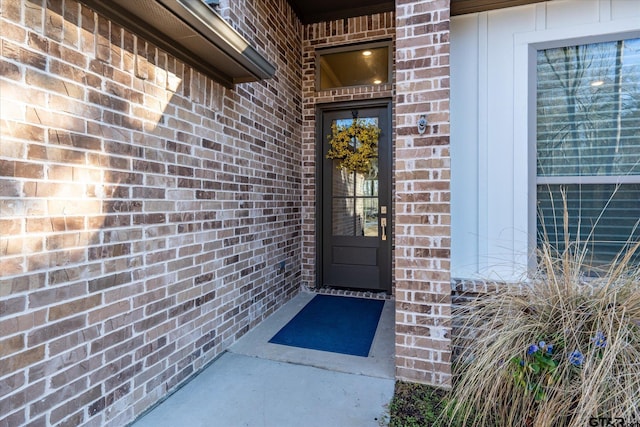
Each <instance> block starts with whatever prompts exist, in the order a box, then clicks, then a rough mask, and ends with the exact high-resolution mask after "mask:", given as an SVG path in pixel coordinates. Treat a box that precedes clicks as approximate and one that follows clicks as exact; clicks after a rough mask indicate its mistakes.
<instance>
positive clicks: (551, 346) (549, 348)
mask: <svg viewBox="0 0 640 427" xmlns="http://www.w3.org/2000/svg"><path fill="white" fill-rule="evenodd" d="M551 353H553V344H547V354H551Z"/></svg>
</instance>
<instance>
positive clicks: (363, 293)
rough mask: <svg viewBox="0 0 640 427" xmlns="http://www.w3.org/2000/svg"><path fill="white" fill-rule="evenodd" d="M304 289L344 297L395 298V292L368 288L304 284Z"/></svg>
mask: <svg viewBox="0 0 640 427" xmlns="http://www.w3.org/2000/svg"><path fill="white" fill-rule="evenodd" d="M302 289H303V290H304V291H306V292H311V293H314V294H321V295H338V296H344V297H356V298H368V299H380V300H393V299H394V297H393V294H392V293H390V292H386V291H374V290H366V289H348V288H338V287H332V286H322V287H319V288H311V287H308V286H302Z"/></svg>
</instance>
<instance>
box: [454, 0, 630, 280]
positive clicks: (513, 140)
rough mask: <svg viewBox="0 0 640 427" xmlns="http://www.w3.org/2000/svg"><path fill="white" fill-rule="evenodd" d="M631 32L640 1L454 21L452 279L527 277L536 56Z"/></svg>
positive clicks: (580, 1)
mask: <svg viewBox="0 0 640 427" xmlns="http://www.w3.org/2000/svg"><path fill="white" fill-rule="evenodd" d="M634 30H640V0H555V1H550V2H546V3H538V4H533V5H529V6H521V7H516V8H510V9H501V10H496V11H491V12H483V13H476V14H469V15H463V16H456V17H453V18H451V174H452V177H451V188H452V194H451V199H452V200H451V209H452V218H451V220H452V242H451V244H452V253H451V269H452V272H451V274H452V277H457V278H481V279H492V280H506V281H510V280H517V279H519V278H521V277H522V275H523V274H524V273H525V271H526V266H527V262H528V258H529V257H528V254H529V253H531V249H530V248H531V245H532V244H534V243H535V215H534V214H535V212H534V209H535V206H534V203H535V199H534V197H535V195H531V194H530V193H531V192H530V189H531V188H532V187H531V185H532V179H531V178H532V177H531V176H530V175H531V174H530V172H529V171H530V170H532V168H534V167H535V145H534V142H533V139H534V138H535V134H532V130H533V129H532V123H535V122H534V121H532V119H533V118H532V116H531V110H532V109H531V108H529V106H530V103H531V102H533V101H534V100H533V98H532V96H533V91H532V88H534V87H535V85H534V84H533V83H534V82H533V79H535V68H534V69H533V70H531V69H530V64H529V61H530V58H531V54H532V53H533V52H535V48H536V47H540V46H548V45H551V44H553V43H554V42H562V41H563V40H567V39H575V42H576V43H579V42H580V41H583V42H587V41H589V40H590V39H589V37H592V36H595V37H597V36H600V35H603V34H611V33H616V32H627V34H628V32H629V31H634ZM531 76H532V77H531ZM530 94H531V96H530ZM533 188H535V187H533Z"/></svg>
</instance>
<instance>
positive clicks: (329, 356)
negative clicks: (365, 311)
mask: <svg viewBox="0 0 640 427" xmlns="http://www.w3.org/2000/svg"><path fill="white" fill-rule="evenodd" d="M312 297H313V294H310V293H301V294H300V295H298V296H297V297H295V298H294V299H293V300H292V301H290V302H289V303H287V304H286V305H285V306H284V307H282V308H281V309H280V310H278V311H277V312H276V313H274V314H273V315H272V316H271V317H269V318H268V319H267V320H265V321H264V322H263V323H262V324H260V325H259V326H258V327H256V328H255V329H254V330H252V331H251V332H249V333H248V334H246V335H245V336H244V337H243V338H242V339H241V340H239V341H238V342H237V343H236V344H235V345H234V346H232V348H231V349H230V350H229V351H228V352H227V353H225V354H223V355H222V357H220V358H219V359H218V360H216V361H215V362H214V363H213V364H211V365H210V366H209V367H208V368H206V369H205V370H203V371H202V372H201V373H200V374H199V375H198V376H197V377H195V378H194V379H193V380H192V381H190V382H189V383H188V384H186V385H185V386H184V387H183V388H181V389H180V390H178V391H177V392H176V393H174V394H173V395H172V396H170V397H169V398H168V399H167V400H165V401H164V402H162V403H161V404H160V405H158V406H157V407H156V408H154V409H153V410H152V411H150V412H149V413H147V414H146V415H145V416H144V417H142V418H141V419H139V420H138V421H137V422H136V423H134V424H133V426H134V427H163V426H167V427H169V426H171V427H174V426H188V427H199V426H203V427H205V426H206V427H217V426H221V427H235V426H249V427H300V426H305V427H307V426H308V427H314V426H317V427H350V426H353V427H368V426H371V427H377V426H380V425H384V423H383V420H384V417H385V414H386V405H387V404H388V403H389V401H390V400H391V397H392V396H393V387H394V379H393V377H394V361H393V345H394V335H393V320H394V319H393V302H392V301H387V302H386V303H385V306H384V309H383V311H382V316H381V319H380V323H379V325H378V330H377V331H376V336H375V338H374V342H373V345H372V348H371V352H370V354H369V357H366V358H364V357H358V356H349V355H341V354H336V353H328V352H321V351H317V350H308V349H299V348H295V347H288V346H282V345H278V344H271V343H269V342H268V340H269V339H270V338H271V337H272V336H273V335H274V334H275V333H276V332H278V331H279V330H280V328H281V327H282V326H284V325H285V324H286V323H287V322H288V321H289V320H290V319H291V318H292V317H293V316H295V314H296V313H297V312H298V311H299V310H300V309H301V308H302V307H304V305H305V304H306V303H307V302H308V301H309V300H310V299H311V298H312Z"/></svg>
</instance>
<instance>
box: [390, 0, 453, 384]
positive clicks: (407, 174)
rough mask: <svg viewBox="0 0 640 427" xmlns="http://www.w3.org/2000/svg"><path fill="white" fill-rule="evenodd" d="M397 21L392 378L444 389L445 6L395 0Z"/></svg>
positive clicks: (443, 0) (447, 300)
mask: <svg viewBox="0 0 640 427" xmlns="http://www.w3.org/2000/svg"><path fill="white" fill-rule="evenodd" d="M396 21H397V35H396V45H397V50H396V82H397V83H396V110H395V113H396V117H395V119H396V163H395V168H396V169H395V176H396V194H395V211H396V218H395V219H396V225H395V233H396V236H395V238H396V248H395V261H396V267H395V279H396V375H397V377H398V378H400V379H406V380H410V381H416V382H423V383H428V384H434V385H441V386H445V387H448V386H450V382H451V366H450V361H451V336H450V335H451V283H450V247H451V238H450V234H451V233H450V224H451V218H450V161H449V135H450V133H449V1H448V0H434V1H432V0H419V1H418V0H398V1H396ZM421 114H426V117H427V120H428V126H427V130H426V132H425V133H424V134H423V135H419V134H418V130H417V126H416V123H417V121H418V119H419V117H420V115H421Z"/></svg>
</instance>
